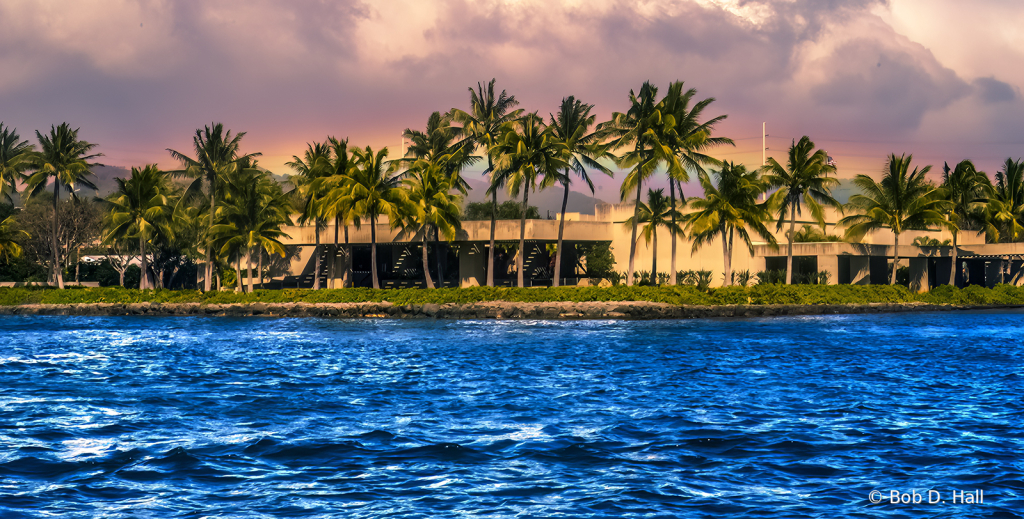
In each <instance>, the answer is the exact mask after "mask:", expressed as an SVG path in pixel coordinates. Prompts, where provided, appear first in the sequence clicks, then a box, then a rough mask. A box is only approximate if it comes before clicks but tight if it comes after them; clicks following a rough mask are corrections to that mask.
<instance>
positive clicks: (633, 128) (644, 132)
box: [598, 81, 684, 285]
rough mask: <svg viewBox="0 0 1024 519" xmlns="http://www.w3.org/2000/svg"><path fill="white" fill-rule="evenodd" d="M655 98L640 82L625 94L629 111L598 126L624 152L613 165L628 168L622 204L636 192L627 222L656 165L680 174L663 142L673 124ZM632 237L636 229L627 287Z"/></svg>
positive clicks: (636, 213) (635, 212)
mask: <svg viewBox="0 0 1024 519" xmlns="http://www.w3.org/2000/svg"><path fill="white" fill-rule="evenodd" d="M657 96H658V88H657V87H656V86H654V85H652V84H651V83H650V82H649V81H648V82H644V84H643V86H642V87H640V93H639V94H636V93H634V92H633V90H630V91H629V103H630V107H629V110H627V111H626V112H625V113H620V112H614V113H612V118H611V120H610V121H607V122H604V123H601V124H600V125H598V129H599V130H601V132H602V136H606V137H609V138H611V139H612V148H615V149H619V148H622V149H626V150H627V151H625V152H624V153H623V154H622V155H621V156H620V157H619V160H618V162H617V164H618V166H619V167H622V168H630V170H629V173H627V174H626V177H625V178H624V179H623V181H622V187H621V188H620V195H621V199H622V200H624V201H625V200H627V199H628V198H629V196H630V194H631V193H632V192H633V190H636V199H635V201H634V206H633V217H632V218H631V219H630V221H633V222H639V221H640V205H641V204H642V201H641V198H642V193H643V183H644V181H645V180H647V179H649V178H650V177H651V176H652V175H654V173H655V171H656V169H657V168H658V166H659V165H661V164H665V165H667V167H668V171H669V175H670V176H681V175H684V172H683V166H682V164H681V163H680V162H679V158H678V157H677V156H676V155H675V153H674V150H672V148H670V147H669V143H667V142H665V141H664V137H665V136H666V132H667V130H666V126H671V125H673V124H674V122H673V121H672V120H671V118H670V117H665V115H667V114H665V113H664V108H665V106H664V104H663V103H660V102H659V101H658V99H657ZM629 148H632V149H629ZM636 234H637V229H636V228H634V229H633V231H632V236H631V238H630V244H629V268H628V270H627V272H626V284H627V285H631V284H632V283H633V272H634V266H635V264H634V261H635V256H636V242H637V238H636Z"/></svg>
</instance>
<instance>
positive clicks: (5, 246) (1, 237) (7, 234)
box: [0, 216, 30, 262]
mask: <svg viewBox="0 0 1024 519" xmlns="http://www.w3.org/2000/svg"><path fill="white" fill-rule="evenodd" d="M29 238H30V236H29V234H28V233H27V232H25V231H23V230H21V229H18V227H17V222H15V220H14V217H13V216H8V217H7V218H4V219H3V221H0V258H3V259H4V261H5V262H8V261H10V259H11V258H18V257H21V253H22V249H21V244H20V243H18V242H20V241H24V240H27V239H29Z"/></svg>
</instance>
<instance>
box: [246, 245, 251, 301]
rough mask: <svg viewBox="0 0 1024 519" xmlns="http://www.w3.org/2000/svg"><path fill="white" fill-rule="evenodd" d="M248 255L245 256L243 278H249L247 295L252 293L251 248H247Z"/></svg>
mask: <svg viewBox="0 0 1024 519" xmlns="http://www.w3.org/2000/svg"><path fill="white" fill-rule="evenodd" d="M248 252H249V254H247V255H246V256H245V276H246V277H247V278H249V293H250V294H251V293H252V248H251V247H250V248H249V251H248Z"/></svg>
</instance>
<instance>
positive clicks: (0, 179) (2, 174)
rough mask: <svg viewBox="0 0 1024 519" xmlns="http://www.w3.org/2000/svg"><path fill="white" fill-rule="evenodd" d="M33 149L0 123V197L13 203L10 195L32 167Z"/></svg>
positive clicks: (13, 130)
mask: <svg viewBox="0 0 1024 519" xmlns="http://www.w3.org/2000/svg"><path fill="white" fill-rule="evenodd" d="M32 150H33V147H32V145H31V144H29V142H28V141H24V140H21V136H20V135H18V132H17V130H15V129H13V128H8V127H4V124H3V123H0V196H2V197H3V199H4V200H6V201H7V202H9V203H13V200H12V199H11V193H16V192H17V191H18V183H19V182H22V181H24V180H25V171H27V170H28V169H29V168H30V167H31V166H32V158H33V155H32Z"/></svg>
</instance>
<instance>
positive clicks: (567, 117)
mask: <svg viewBox="0 0 1024 519" xmlns="http://www.w3.org/2000/svg"><path fill="white" fill-rule="evenodd" d="M593 109H594V105H590V104H586V103H583V102H581V101H579V100H578V99H576V98H575V97H574V96H569V97H565V98H563V99H562V105H561V107H560V108H559V110H558V114H557V115H555V114H550V116H551V120H550V122H549V124H548V128H550V129H551V135H552V137H553V138H554V140H555V141H556V142H558V143H560V144H561V145H562V147H563V148H564V150H565V153H566V158H567V162H568V164H569V167H568V168H566V169H565V172H564V174H563V175H561V177H560V178H559V181H560V182H561V183H562V188H563V192H562V212H561V218H560V219H559V221H558V245H557V249H556V252H555V271H554V272H553V273H552V277H551V284H552V286H556V287H557V286H558V285H559V281H560V278H561V277H562V234H563V231H564V229H565V207H566V205H567V204H568V202H569V185H570V184H572V176H571V175H570V172H572V173H575V174H576V176H578V177H579V178H580V180H582V181H583V182H585V183H586V184H587V187H588V188H590V193H591V194H594V182H593V181H592V180H591V179H590V175H589V174H588V173H587V168H588V167H589V168H592V169H595V170H597V171H600V172H601V173H604V174H605V175H608V176H609V177H611V176H614V174H613V173H612V172H611V170H609V169H608V168H606V167H605V166H603V165H601V163H599V162H598V161H597V160H596V159H600V158H614V157H613V156H612V155H611V153H609V152H608V151H607V148H606V147H604V146H601V145H600V143H599V141H600V134H599V133H597V132H591V131H590V128H591V127H592V126H593V125H594V120H595V116H594V115H591V113H590V111H591V110H593Z"/></svg>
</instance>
